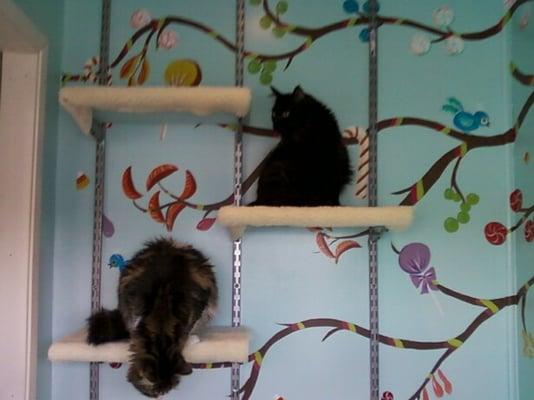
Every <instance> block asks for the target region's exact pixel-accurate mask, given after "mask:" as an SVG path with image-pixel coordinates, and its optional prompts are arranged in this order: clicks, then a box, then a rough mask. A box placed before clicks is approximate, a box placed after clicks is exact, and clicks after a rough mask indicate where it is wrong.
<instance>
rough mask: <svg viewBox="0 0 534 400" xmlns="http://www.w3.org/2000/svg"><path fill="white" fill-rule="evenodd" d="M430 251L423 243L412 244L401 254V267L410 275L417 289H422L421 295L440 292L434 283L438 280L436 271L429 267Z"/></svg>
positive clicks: (404, 248)
mask: <svg viewBox="0 0 534 400" xmlns="http://www.w3.org/2000/svg"><path fill="white" fill-rule="evenodd" d="M429 263H430V249H429V248H428V246H427V245H425V244H423V243H410V244H409V245H407V246H404V247H403V248H402V250H401V251H400V253H399V265H400V267H401V268H402V270H403V271H405V272H407V273H408V274H409V275H410V279H411V280H412V283H413V284H414V286H415V287H416V288H419V287H421V294H425V293H428V292H429V289H431V290H438V288H437V286H436V285H435V284H434V283H433V281H435V280H436V270H435V269H434V267H429V266H428V264H429Z"/></svg>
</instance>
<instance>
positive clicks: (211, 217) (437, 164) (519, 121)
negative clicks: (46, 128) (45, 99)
mask: <svg viewBox="0 0 534 400" xmlns="http://www.w3.org/2000/svg"><path fill="white" fill-rule="evenodd" d="M530 1H531V0H518V1H516V2H515V3H513V5H512V6H511V7H510V8H509V10H508V11H507V12H506V13H505V15H504V16H502V18H501V19H500V20H499V21H498V22H497V23H495V24H494V25H492V26H490V27H488V28H486V29H483V30H480V31H473V32H456V31H454V30H453V29H452V28H451V27H450V21H449V22H448V23H444V24H443V26H442V27H441V28H436V27H434V26H430V25H426V24H423V23H420V22H417V21H413V20H409V19H404V18H400V17H388V16H383V15H379V16H378V21H379V24H380V25H381V26H387V25H389V26H402V27H405V28H410V29H413V30H415V31H416V32H420V33H424V34H428V35H431V38H432V39H431V40H430V41H429V43H425V42H424V40H423V41H422V42H417V43H416V44H417V46H419V47H417V46H416V47H417V51H420V49H421V48H423V49H426V50H425V51H428V48H429V47H430V45H432V44H436V43H441V42H447V41H449V42H450V45H451V46H462V48H463V42H462V41H480V40H484V39H487V38H490V37H493V36H495V35H497V34H498V33H500V32H501V31H502V30H503V29H504V27H505V26H506V24H507V23H508V22H509V21H510V19H511V17H512V15H513V14H514V13H515V12H516V11H517V10H518V9H519V7H521V6H522V5H523V4H525V3H527V2H530ZM250 3H251V4H253V5H257V6H261V7H262V10H263V12H264V16H263V18H261V19H260V26H261V27H262V28H263V29H272V33H273V35H274V36H275V37H276V38H282V37H284V36H285V35H294V36H300V37H302V38H303V42H302V43H301V44H299V45H298V46H296V47H295V48H293V49H292V50H289V51H285V52H282V53H278V54H267V53H261V52H255V51H252V50H246V51H245V57H246V60H247V61H246V62H247V66H248V71H249V73H250V74H259V81H260V83H261V84H264V85H268V84H270V83H271V82H272V80H273V73H275V71H276V70H277V68H278V67H277V62H278V61H286V64H285V69H287V68H289V67H290V66H291V64H292V61H293V60H294V59H295V57H297V56H299V55H300V54H302V53H303V52H305V51H308V50H310V48H311V47H312V45H313V43H315V42H316V41H318V40H320V39H321V38H323V37H325V36H327V35H330V34H334V33H335V32H341V31H344V30H348V29H352V28H355V27H363V29H362V31H361V32H360V39H361V40H362V41H366V40H367V39H368V37H367V36H366V30H365V26H366V25H367V24H368V23H369V18H368V16H367V15H366V11H365V7H364V8H363V9H362V11H360V10H359V6H358V5H357V3H356V2H354V1H350V0H348V1H345V2H344V3H343V7H344V10H345V11H346V12H347V13H351V14H354V16H351V17H350V18H346V19H343V20H340V21H337V22H334V23H331V24H328V25H324V26H319V27H305V26H300V25H297V24H292V23H288V22H285V21H283V20H282V15H283V14H285V13H286V12H287V8H288V4H287V2H285V1H280V2H278V3H277V5H276V7H275V8H274V9H273V7H271V6H270V4H269V1H268V0H263V1H261V0H251V1H250ZM355 4H356V5H355ZM440 18H442V19H445V20H446V19H447V15H446V13H445V14H443V15H441V16H440ZM132 21H133V22H132V26H134V27H135V28H136V29H137V30H136V31H135V33H134V34H133V35H132V36H131V37H130V39H129V40H128V41H127V42H126V43H125V44H124V46H123V47H122V49H121V51H120V52H119V54H118V55H117V56H116V57H115V59H114V60H113V61H112V62H111V64H110V71H109V72H108V75H109V77H111V72H112V71H113V70H114V69H119V74H118V75H119V77H120V79H124V80H126V81H127V83H128V85H143V84H144V83H146V82H147V80H148V78H149V76H150V73H151V67H150V61H149V56H150V48H151V45H154V47H155V49H156V50H158V49H160V48H163V49H167V50H170V49H172V48H173V47H174V46H176V45H177V42H178V36H177V34H176V33H175V32H174V31H172V30H171V29H170V28H171V27H172V26H179V27H186V28H189V29H193V30H196V31H198V32H200V33H202V34H205V35H208V36H209V37H211V38H212V39H213V40H214V41H215V42H216V43H218V44H219V45H221V46H223V47H224V48H226V49H227V50H228V51H230V52H236V45H235V43H234V42H233V41H232V40H230V39H228V38H226V37H224V36H223V35H222V34H220V33H219V32H217V31H216V30H215V29H213V28H212V27H210V26H208V25H205V24H202V23H200V22H198V21H195V20H192V19H189V18H185V17H181V16H167V17H163V18H160V19H152V18H150V16H148V15H146V14H145V15H143V14H138V15H134V16H132ZM417 39H418V40H421V38H420V37H418V38H417ZM139 47H140V48H139ZM458 48H459V47H457V49H458ZM416 54H420V53H417V52H416ZM182 61H183V60H182ZM193 64H195V63H194V62H192V61H188V62H186V63H185V64H184V63H182V64H180V67H179V68H178V70H179V71H178V72H175V73H173V74H171V75H172V77H170V78H167V76H166V79H165V80H166V82H167V83H168V84H173V85H191V86H193V85H198V84H199V83H200V80H201V68H200V66H199V65H198V64H196V65H193ZM184 65H185V66H184ZM98 68H99V62H98V59H96V58H92V59H91V60H90V61H88V63H87V64H86V66H85V67H84V72H83V73H82V74H79V75H69V74H65V75H63V78H62V79H63V82H65V83H66V82H68V81H85V82H92V81H96V76H97V75H98V74H99V72H100V71H99V70H98ZM173 71H176V68H175V69H174V70H173ZM171 72H172V71H171ZM510 72H511V74H512V76H513V77H514V78H515V79H516V80H517V81H518V82H520V83H522V84H524V85H527V86H534V75H529V74H526V73H524V72H522V71H520V69H519V68H518V67H517V66H515V65H514V64H511V65H510ZM190 74H191V75H190ZM166 75H167V74H166ZM177 75H178V76H177ZM110 83H111V80H110ZM533 103H534V92H532V93H531V94H530V96H528V98H527V99H526V100H525V102H524V104H523V106H522V108H521V111H520V113H519V115H518V116H517V118H516V120H515V123H514V125H513V126H512V127H510V128H509V129H507V130H505V131H504V132H501V133H498V134H494V135H490V136H486V135H478V134H474V133H472V132H470V133H467V130H461V129H456V128H457V126H456V124H455V127H454V128H453V127H449V126H447V125H444V124H442V123H439V122H436V121H432V120H428V119H424V118H419V117H413V116H404V117H393V118H388V119H384V120H382V121H379V122H378V126H377V127H378V131H379V132H380V133H382V132H386V131H388V130H390V129H391V130H394V129H395V128H397V127H402V126H404V127H407V126H410V127H417V128H424V129H426V130H427V131H428V133H432V134H436V135H444V136H447V137H449V138H450V139H451V140H454V141H455V145H454V147H452V148H450V149H449V150H448V151H446V152H445V153H444V154H442V155H441V156H440V157H439V158H438V159H437V160H435V161H434V162H433V164H432V165H431V166H430V167H429V168H428V169H427V170H426V171H423V173H422V175H421V176H420V177H419V178H418V179H417V178H416V179H417V180H415V182H413V181H412V183H410V184H409V186H407V187H406V188H403V189H401V190H397V191H395V192H393V194H394V195H398V196H401V200H400V201H399V205H412V206H413V205H416V204H418V203H419V202H420V201H422V199H423V198H424V197H425V196H426V195H427V194H428V193H429V192H430V190H431V189H432V188H433V187H434V186H435V185H436V183H437V182H438V181H439V180H440V179H441V178H442V177H443V176H444V175H445V172H446V171H447V169H448V168H449V167H452V169H451V175H450V180H448V182H450V184H449V187H448V188H447V189H446V191H445V193H444V196H445V198H446V199H447V200H452V201H455V202H458V203H459V207H460V212H459V213H458V216H457V218H454V217H451V218H448V219H447V220H445V222H444V227H445V230H446V231H448V232H454V231H456V230H458V228H459V224H465V223H467V222H468V221H469V211H470V209H471V207H473V206H474V205H476V204H477V203H478V201H479V198H478V195H477V194H476V193H467V192H465V191H464V190H463V189H462V188H461V186H460V184H459V179H458V177H459V175H460V173H461V166H462V161H463V160H465V158H466V156H467V155H468V154H469V153H470V152H472V151H473V150H475V149H481V148H491V147H500V146H505V145H508V144H510V143H513V142H515V140H516V139H517V136H518V134H519V132H520V129H521V127H522V125H523V122H524V120H525V118H526V116H527V114H528V113H529V112H530V110H531V108H532V104H533ZM462 111H463V110H462ZM220 126H221V127H223V128H227V129H228V130H230V131H232V130H234V129H235V126H233V125H232V124H220ZM244 133H246V134H251V135H257V136H263V137H273V138H276V137H277V136H278V135H277V133H276V132H275V131H273V130H271V129H268V128H262V127H255V126H245V127H244ZM345 143H346V145H348V146H352V145H356V144H360V145H361V138H358V137H357V136H349V137H346V138H345ZM264 161H265V160H263V161H262V162H261V163H260V164H259V165H258V166H257V167H256V168H255V169H254V171H253V172H252V173H251V174H250V175H249V176H248V177H247V178H246V179H245V180H244V182H243V186H242V191H243V193H247V192H248V190H249V189H250V188H251V187H252V185H253V184H254V182H255V181H256V179H257V178H258V176H259V172H260V170H261V168H262V166H263V162H264ZM180 171H181V169H180V168H179V167H178V166H176V165H174V164H161V165H158V166H156V167H155V168H154V169H153V170H152V171H151V172H150V173H149V174H148V176H147V178H146V183H145V191H144V192H143V191H139V190H138V189H137V188H138V187H139V185H136V184H135V183H134V175H133V167H132V166H129V167H128V168H126V170H125V171H124V172H123V175H122V189H123V192H124V194H125V195H126V197H127V198H128V199H129V200H131V202H132V205H133V206H134V207H136V209H137V210H139V211H140V212H142V213H144V214H147V215H149V216H150V217H151V218H152V219H153V220H154V221H155V222H157V223H159V224H162V226H164V227H165V229H166V230H168V231H172V230H173V227H174V225H175V222H176V221H177V218H178V217H179V215H181V213H182V212H183V210H186V209H190V210H197V211H201V212H202V217H201V219H200V221H199V222H198V224H197V229H199V230H208V229H210V228H211V227H212V226H213V224H214V223H215V221H216V217H215V213H216V211H217V210H218V209H219V208H220V207H222V206H224V205H228V204H232V202H233V195H232V194H230V195H228V196H227V197H225V198H224V199H222V200H218V201H214V202H211V203H208V204H201V203H199V202H195V201H194V200H193V197H194V195H195V194H196V191H197V178H196V177H195V175H194V173H193V172H191V171H190V170H187V169H186V170H185V171H184V174H183V184H182V186H181V187H179V188H178V190H175V188H174V187H173V186H172V185H171V184H169V181H168V180H167V181H166V179H167V178H170V177H171V176H173V178H175V177H177V176H178V174H179V173H180ZM510 207H511V209H512V211H513V212H515V213H516V214H517V215H518V219H517V221H516V223H515V224H514V225H513V226H512V227H509V228H508V227H506V226H504V225H503V224H501V223H499V222H490V223H488V224H487V225H486V227H485V232H484V233H485V235H486V238H487V240H488V241H489V242H490V243H491V244H494V245H497V244H502V243H504V242H505V240H506V237H507V236H508V235H510V234H511V233H512V232H514V231H516V230H518V229H519V228H520V227H521V226H524V235H525V239H526V240H527V241H529V242H531V241H534V221H533V220H532V219H530V217H531V215H532V213H533V212H534V206H529V207H524V206H523V199H522V192H521V191H520V190H516V191H514V192H512V193H511V194H510ZM309 230H310V231H311V232H312V233H313V235H314V238H315V242H316V245H317V247H318V249H319V251H320V252H321V253H322V254H323V255H325V256H326V257H327V258H329V259H331V260H333V261H335V262H336V263H337V262H338V261H339V259H340V258H341V256H342V255H343V254H345V253H346V252H348V251H350V250H352V249H356V248H359V247H361V245H360V243H359V242H358V240H360V239H361V238H364V237H366V236H367V235H368V234H369V231H368V230H362V231H359V232H356V233H354V234H349V235H337V234H335V233H334V232H333V231H332V230H330V229H328V228H322V227H310V228H309ZM425 248H426V246H425V245H422V244H413V243H412V244H410V245H407V246H405V247H404V248H403V249H401V250H400V251H397V250H396V249H394V250H395V251H396V252H397V253H398V254H399V264H400V266H401V268H402V269H403V270H404V271H405V272H407V273H408V274H409V278H410V280H411V282H412V283H413V284H414V286H415V287H416V288H418V289H420V290H421V295H428V296H434V295H435V293H440V294H441V295H444V296H448V297H450V298H454V299H456V300H458V301H460V302H463V303H466V304H468V305H470V306H474V307H480V308H481V309H482V311H481V312H480V313H479V314H478V315H477V316H476V317H475V318H474V319H473V320H472V321H471V322H470V323H469V324H468V325H467V326H466V327H465V328H464V329H463V330H462V331H461V332H459V333H458V334H457V335H456V336H454V337H452V338H448V339H444V340H441V341H432V342H430V341H428V342H427V341H416V340H410V339H401V338H395V337H392V336H387V335H380V336H379V340H380V343H382V344H383V345H386V346H391V347H395V348H398V349H416V350H441V351H442V353H441V354H440V356H439V358H438V359H437V360H436V362H435V363H434V365H433V366H432V367H431V369H430V371H429V373H428V375H427V376H426V377H424V378H423V379H422V381H421V384H420V385H419V386H418V387H417V388H414V393H413V394H412V395H411V397H410V398H409V399H410V400H416V399H417V400H420V399H422V400H427V399H429V396H430V395H429V392H430V393H432V392H433V393H434V394H435V396H436V397H442V396H443V395H445V394H451V393H452V392H453V384H452V382H451V380H449V378H448V377H447V376H446V375H445V373H444V372H443V365H444V364H445V363H446V361H447V360H448V358H449V357H451V356H452V355H453V354H454V353H455V352H456V351H457V350H458V349H459V348H461V347H462V346H463V344H465V342H466V341H467V340H469V339H470V337H471V336H472V335H473V333H475V332H476V331H477V330H478V329H480V328H481V327H482V326H483V325H484V323H485V322H486V321H488V320H490V319H491V318H493V317H494V316H495V315H496V314H498V313H499V312H501V311H502V310H504V309H507V308H509V307H511V306H520V307H521V315H522V323H523V340H524V344H525V354H532V355H534V335H533V334H532V333H529V332H528V331H527V327H526V322H525V308H526V296H527V294H528V291H529V289H530V287H531V286H532V285H534V276H533V277H532V278H530V279H529V280H528V281H527V282H526V283H525V284H524V285H523V286H522V287H521V288H520V289H519V290H518V291H517V292H516V293H515V294H513V295H510V296H507V297H502V298H493V299H484V298H476V297H472V296H470V295H467V294H464V293H461V292H458V291H455V290H454V289H451V288H449V287H447V286H445V285H443V284H442V283H440V282H439V280H438V279H437V276H436V271H435V270H434V268H433V267H430V266H429V257H430V252H429V251H428V248H426V249H425ZM416 259H417V262H415V260H416ZM283 326H284V327H283V328H282V329H280V330H279V331H278V332H276V333H275V334H274V335H273V336H272V337H271V338H270V339H269V340H267V342H266V343H265V344H264V345H263V346H261V347H260V348H259V349H258V350H256V351H255V352H254V353H252V354H250V355H249V357H248V362H249V364H252V366H251V370H250V376H249V377H248V379H247V380H246V382H245V383H244V384H243V386H242V388H241V398H242V399H249V398H251V396H252V393H253V391H254V389H255V387H256V385H257V383H258V379H259V376H260V372H261V369H262V363H263V360H264V359H265V357H266V356H267V355H268V353H269V351H272V350H273V349H274V348H275V346H276V344H277V343H278V342H280V341H281V340H283V339H285V338H287V337H289V336H290V335H293V334H294V333H296V332H299V331H305V330H312V329H314V328H326V333H325V335H324V337H323V341H325V340H327V339H329V338H332V337H333V336H334V334H336V333H339V332H342V331H345V332H349V333H353V334H356V335H358V336H360V337H363V338H367V339H368V338H369V337H370V332H369V330H368V329H367V328H365V327H362V326H360V325H357V324H355V323H352V322H347V321H342V320H337V319H331V318H314V319H306V320H302V321H300V322H296V323H291V324H283ZM230 366H231V363H214V364H198V365H195V367H196V368H227V367H230Z"/></svg>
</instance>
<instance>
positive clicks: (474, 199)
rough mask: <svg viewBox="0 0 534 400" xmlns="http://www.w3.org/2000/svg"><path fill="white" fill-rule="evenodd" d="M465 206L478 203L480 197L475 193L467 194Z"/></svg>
mask: <svg viewBox="0 0 534 400" xmlns="http://www.w3.org/2000/svg"><path fill="white" fill-rule="evenodd" d="M466 201H467V204H469V205H471V206H474V205H475V204H478V202H479V201H480V197H479V196H478V194H476V193H469V194H468V195H467V198H466Z"/></svg>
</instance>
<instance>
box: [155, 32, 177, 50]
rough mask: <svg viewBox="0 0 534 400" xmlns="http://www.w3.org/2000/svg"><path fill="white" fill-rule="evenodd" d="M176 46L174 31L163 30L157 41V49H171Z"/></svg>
mask: <svg viewBox="0 0 534 400" xmlns="http://www.w3.org/2000/svg"><path fill="white" fill-rule="evenodd" d="M177 44H178V34H177V33H176V32H175V31H172V30H170V29H165V30H164V31H163V32H162V33H161V35H160V37H159V39H158V45H159V47H163V48H164V49H167V50H169V49H172V48H173V47H175V46H176V45H177Z"/></svg>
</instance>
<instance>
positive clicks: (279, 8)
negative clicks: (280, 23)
mask: <svg viewBox="0 0 534 400" xmlns="http://www.w3.org/2000/svg"><path fill="white" fill-rule="evenodd" d="M288 8H289V5H288V4H287V1H279V2H278V4H277V5H276V12H277V13H278V14H284V13H285V12H286V11H287V9H288Z"/></svg>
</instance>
